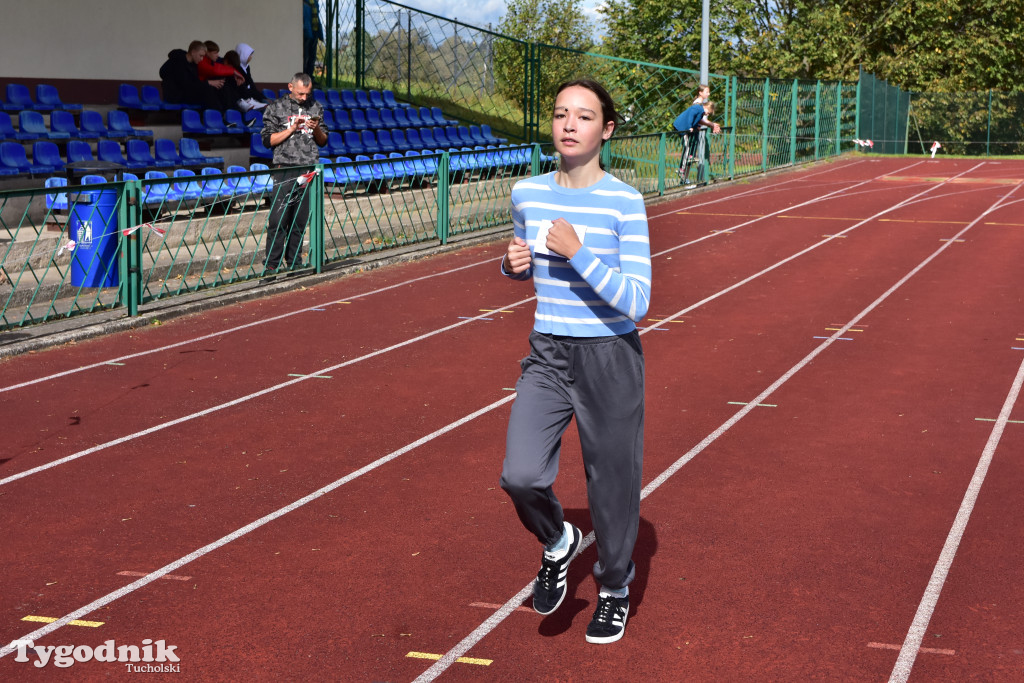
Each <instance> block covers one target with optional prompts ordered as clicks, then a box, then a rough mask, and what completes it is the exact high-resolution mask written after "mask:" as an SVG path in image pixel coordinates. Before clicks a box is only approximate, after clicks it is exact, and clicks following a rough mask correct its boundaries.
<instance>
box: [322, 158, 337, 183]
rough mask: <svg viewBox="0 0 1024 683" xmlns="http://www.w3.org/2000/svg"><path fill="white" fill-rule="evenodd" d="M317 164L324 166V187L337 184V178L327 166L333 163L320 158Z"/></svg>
mask: <svg viewBox="0 0 1024 683" xmlns="http://www.w3.org/2000/svg"><path fill="white" fill-rule="evenodd" d="M319 162H320V163H321V164H323V165H324V171H323V173H324V185H328V186H330V185H334V184H335V183H337V182H338V178H337V176H336V174H335V173H334V169H333V168H331V167H330V166H328V164H333V163H334V162H333V161H331V160H330V159H328V158H327V157H320V159H319Z"/></svg>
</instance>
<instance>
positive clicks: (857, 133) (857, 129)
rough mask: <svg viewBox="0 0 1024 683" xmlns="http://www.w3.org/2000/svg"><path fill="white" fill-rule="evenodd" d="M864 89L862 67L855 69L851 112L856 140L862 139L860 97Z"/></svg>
mask: <svg viewBox="0 0 1024 683" xmlns="http://www.w3.org/2000/svg"><path fill="white" fill-rule="evenodd" d="M863 88H864V67H860V66H859V67H857V98H856V101H855V102H854V111H853V134H854V136H856V137H857V139H861V140H862V139H863V138H864V136H863V135H861V134H860V97H861V94H860V92H861V90H862V89H863Z"/></svg>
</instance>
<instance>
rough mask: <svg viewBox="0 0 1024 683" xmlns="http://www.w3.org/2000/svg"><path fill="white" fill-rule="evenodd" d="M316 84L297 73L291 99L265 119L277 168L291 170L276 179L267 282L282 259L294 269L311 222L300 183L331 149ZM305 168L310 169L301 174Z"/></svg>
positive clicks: (303, 185)
mask: <svg viewBox="0 0 1024 683" xmlns="http://www.w3.org/2000/svg"><path fill="white" fill-rule="evenodd" d="M312 93H313V81H312V79H311V78H310V77H309V74H305V73H297V74H295V76H293V77H292V80H291V81H290V82H289V83H288V97H282V98H280V99H277V100H274V102H273V103H271V104H270V106H268V107H267V108H266V109H265V110H264V113H263V131H262V134H261V135H262V137H263V144H264V145H266V146H267V147H269V148H270V149H272V150H273V151H274V161H273V164H274V168H286V169H287V170H286V171H284V172H283V173H280V174H276V173H275V174H274V189H273V192H274V200H273V203H272V205H271V207H270V217H269V219H268V222H267V255H266V258H265V259H264V261H263V264H264V266H265V271H264V272H265V273H267V274H268V276H267V277H265V278H263V280H261V282H262V283H266V282H271V281H273V280H274V277H275V276H274V275H273V272H274V271H276V270H277V269H278V268H280V266H281V259H282V257H284V259H285V260H286V261H287V262H288V267H289V268H293V269H294V268H295V266H296V265H298V264H297V260H298V257H299V247H300V246H302V236H303V234H304V233H305V231H306V221H307V220H309V187H310V186H309V183H304V182H302V181H301V180H300V178H301V176H303V175H304V174H305V173H306V172H307V171H308V170H309V169H308V167H309V166H312V165H313V164H316V163H317V161H318V160H319V158H320V147H323V146H324V145H326V144H327V129H326V128H325V127H324V124H323V115H324V108H323V106H321V104H320V103H319V102H317V101H316V100H315V99H313V96H312ZM303 166H305V167H307V168H302V167H303Z"/></svg>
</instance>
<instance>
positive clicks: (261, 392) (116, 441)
mask: <svg viewBox="0 0 1024 683" xmlns="http://www.w3.org/2000/svg"><path fill="white" fill-rule="evenodd" d="M969 170H973V169H969ZM967 172H968V171H964V173H967ZM879 177H881V176H879ZM863 182H870V181H863ZM863 182H862V183H860V184H863ZM940 186H941V184H939V185H934V186H933V187H931V188H929V189H928V190H925V192H930V191H931V190H932V189H935V188H937V187H940ZM834 194H835V192H830V193H828V194H827V195H823V197H821V198H820V199H821V200H822V201H824V199H825V198H827V197H830V196H832V195H834ZM920 194H923V193H919V194H918V195H914V197H917V196H920ZM911 199H912V198H911ZM815 201H817V200H809V201H807V202H803V203H802V204H800V205H798V206H803V205H806V204H811V203H814V202H815ZM903 201H909V200H903ZM901 204H902V202H901V203H900V204H896V205H894V206H892V207H890V208H889V209H886V210H885V211H882V212H881V213H879V214H877V215H876V216H872V218H869V219H866V220H864V221H861V222H860V223H858V224H856V225H854V226H851V227H849V228H847V229H846V230H844V231H843V232H842V233H838V234H837V235H833V236H832V237H830V238H827V239H825V240H822V241H820V242H818V243H816V244H814V245H811V246H810V247H807V248H806V249H803V250H801V251H799V252H797V253H796V254H794V255H792V256H790V257H788V258H786V259H783V260H782V261H779V262H778V263H776V264H774V265H772V266H769V267H768V268H765V269H764V270H762V271H760V272H758V273H755V274H754V275H751V276H750V277H747V278H745V279H743V280H741V281H739V282H736V283H734V284H732V285H731V286H729V287H727V288H725V289H723V290H721V291H719V292H718V293H716V294H712V295H711V296H709V297H706V298H704V299H702V300H701V301H698V302H697V303H695V304H693V305H692V306H690V307H688V308H685V309H683V310H682V311H680V312H679V313H676V314H675V315H674V316H671V317H669V318H666V319H665V320H663V321H661V322H658V323H655V324H653V325H651V326H649V327H647V328H645V329H644V332H647V331H652V330H658V331H660V329H661V326H662V325H665V324H668V323H670V322H672V321H674V320H675V319H676V318H678V317H680V316H682V315H685V314H686V313H689V312H691V311H693V310H694V309H696V308H698V307H699V306H703V305H704V304H706V303H708V302H710V301H713V300H715V299H717V298H718V297H720V296H724V295H725V294H728V293H729V292H731V291H733V290H735V289H738V288H739V287H742V286H743V285H745V284H747V283H749V282H751V281H753V280H755V279H757V278H758V277H760V276H762V275H764V274H765V273H769V272H771V271H772V270H775V269H776V268H779V267H781V266H782V265H784V264H786V263H789V262H790V261H792V260H794V259H796V258H798V257H800V256H802V255H804V254H806V253H808V252H810V251H812V250H813V249H816V248H817V247H820V246H822V245H823V244H827V243H828V242H830V241H832V240H833V239H835V238H836V237H839V236H841V235H842V234H843V233H845V232H849V231H851V230H853V229H855V228H857V227H859V226H860V225H863V224H864V223H866V222H868V221H869V220H872V219H873V218H876V217H877V216H880V215H884V214H885V213H886V212H887V211H891V210H894V209H896V208H899V206H901ZM793 208H796V207H788V208H787V209H782V210H780V212H781V211H787V210H790V209H793ZM769 215H771V214H769ZM766 217H767V216H766ZM759 220H761V218H755V219H753V220H750V221H747V222H746V223H744V224H743V225H751V224H753V223H756V222H757V221H759ZM703 239H706V238H705V237H700V238H697V239H696V240H692V241H690V242H686V243H683V244H680V245H677V246H675V247H671V248H669V249H667V250H665V251H662V252H659V253H657V254H652V255H651V257H652V258H655V257H657V256H661V255H663V254H666V253H669V252H672V251H675V250H677V249H681V248H682V247H685V246H688V245H691V244H695V243H697V242H700V241H701V240H703ZM494 260H495V259H491V260H490V261H491V262H493V261H494ZM485 263H486V262H485ZM465 267H469V266H464V268H465ZM403 284H405V283H403ZM396 286H397V285H396ZM389 289H390V287H389ZM381 291H383V290H381ZM352 298H353V297H347V298H346V299H345V300H346V301H348V300H351V299H352ZM534 298H535V297H529V298H527V299H523V300H521V301H517V302H516V303H515V304H512V305H510V306H499V308H514V307H516V306H520V305H522V304H525V303H529V302H530V301H533V300H534ZM287 315H294V313H289V314H286V316H287ZM486 315H487V313H481V314H480V315H477V316H475V317H472V318H466V319H462V320H461V321H460V322H458V323H455V324H453V325H448V326H446V327H442V328H439V329H437V330H433V331H432V332H428V333H426V334H422V335H420V336H418V337H414V338H412V339H407V340H405V341H404V342H399V343H398V344H394V345H392V346H389V347H387V348H386V349H380V350H378V351H375V352H373V353H369V354H366V355H363V356H360V357H358V358H353V359H351V360H348V361H345V362H344V363H340V364H338V365H332V366H330V367H327V368H321V369H320V370H316V371H314V372H312V373H310V375H322V374H326V373H329V372H332V371H334V370H337V369H339V368H343V367H346V366H348V365H352V364H353V363H357V362H360V361H363V360H367V359H370V358H373V357H375V356H378V355H380V354H382V353H385V352H387V351H391V350H394V349H398V348H401V347H403V346H407V345H409V344H412V343H414V342H417V341H420V340H422V339H427V338H429V337H432V336H434V335H436V334H441V333H442V332H447V331H449V330H452V329H455V328H456V327H459V326H461V325H465V324H468V323H471V322H474V321H476V320H478V319H487V318H485V316H486ZM286 316H282V317H286ZM307 379H309V377H308V376H307V377H299V378H295V379H292V380H288V381H286V382H282V383H280V384H276V385H274V386H271V387H267V388H266V389H261V390H259V391H256V392H253V393H251V394H247V395H246V396H241V397H239V398H236V399H234V400H232V401H229V402H227V403H222V404H219V405H215V406H211V407H209V408H206V409H204V410H201V411H198V412H195V413H191V414H189V415H185V416H182V417H179V418H176V419H174V420H170V421H168V422H164V423H161V424H158V425H154V426H153V427H149V428H147V429H144V430H141V431H138V432H135V433H133V434H128V435H126V436H122V437H119V438H117V439H113V440H111V441H107V442H106V443H102V444H98V445H96V446H93V447H91V448H88V449H86V450H83V451H79V452H77V453H72V454H71V455H68V456H66V457H63V458H59V459H57V460H53V461H50V462H48V463H45V464H43V465H39V466H38V467H34V468H32V469H28V470H25V471H23V472H18V473H17V474H13V475H11V476H9V477H6V478H4V479H0V486H4V485H6V484H9V483H11V482H14V481H17V480H19V479H23V478H24V477H27V476H29V475H32V474H37V473H39V472H43V471H46V470H48V469H51V468H53V467H57V466H58V465H63V464H65V463H68V462H71V461H73V460H77V459H78V458H81V457H84V456H86V455H91V454H92V453H96V452H99V451H101V450H104V449H107V448H110V447H113V446H119V445H121V444H123V443H127V442H128V441H131V440H133V439H137V438H140V437H143V436H147V435H149V434H152V433H154V432H158V431H161V430H163V429H167V428H168V427H173V426H175V425H178V424H182V423H184V422H188V421H190V420H194V419H197V418H200V417H204V416H206V415H210V414H212V413H215V412H218V411H220V410H223V409H225V408H230V407H232V406H235V405H238V404H240V403H244V402H246V401H249V400H252V399H255V398H258V397H260V396H263V395H264V394H269V393H271V392H273V391H277V390H279V389H284V388H286V387H289V386H291V385H293V384H296V383H298V382H302V381H305V380H307Z"/></svg>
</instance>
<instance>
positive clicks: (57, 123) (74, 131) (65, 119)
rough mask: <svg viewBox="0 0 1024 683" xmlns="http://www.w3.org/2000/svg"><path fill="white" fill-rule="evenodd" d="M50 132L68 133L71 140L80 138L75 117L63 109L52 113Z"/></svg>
mask: <svg viewBox="0 0 1024 683" xmlns="http://www.w3.org/2000/svg"><path fill="white" fill-rule="evenodd" d="M50 131H51V132H54V133H67V135H68V138H69V139H70V138H77V137H78V136H79V130H78V126H76V125H75V117H74V115H73V114H72V113H71V112H68V111H64V110H62V109H58V110H56V111H53V112H51V113H50Z"/></svg>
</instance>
